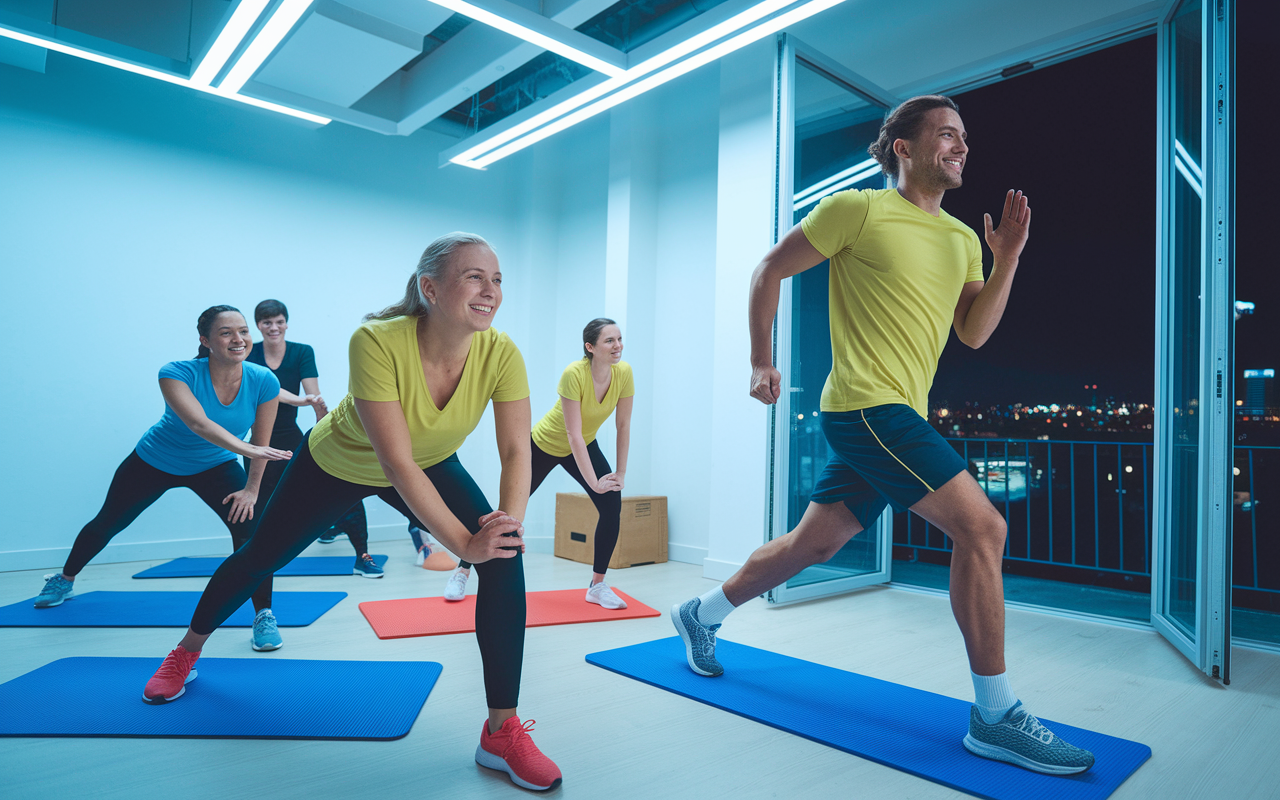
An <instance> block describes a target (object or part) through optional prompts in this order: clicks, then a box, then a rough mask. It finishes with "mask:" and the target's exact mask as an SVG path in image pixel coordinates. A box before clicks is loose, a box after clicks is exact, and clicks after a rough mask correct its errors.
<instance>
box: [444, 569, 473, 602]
mask: <svg viewBox="0 0 1280 800" xmlns="http://www.w3.org/2000/svg"><path fill="white" fill-rule="evenodd" d="M470 577H471V570H469V569H462V568H461V567H459V568H458V569H455V570H454V571H453V574H452V575H450V576H449V582H448V583H447V584H445V587H444V599H445V600H461V599H462V598H464V597H466V596H467V578H470Z"/></svg>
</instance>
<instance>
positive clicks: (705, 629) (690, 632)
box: [671, 597, 724, 678]
mask: <svg viewBox="0 0 1280 800" xmlns="http://www.w3.org/2000/svg"><path fill="white" fill-rule="evenodd" d="M701 605H702V599H701V598H698V597H695V598H693V599H692V600H689V601H687V602H685V603H676V604H675V605H674V606H672V607H671V623H672V624H673V625H675V626H676V631H678V632H679V633H680V638H681V639H683V640H684V653H685V655H686V656H687V657H688V659H689V668H690V669H692V670H693V671H694V672H696V673H698V674H699V675H706V676H707V677H709V678H714V677H716V676H717V675H723V674H724V667H721V666H720V662H719V661H716V631H718V630H720V626H719V625H703V624H702V623H701V622H699V621H698V607H699V606H701Z"/></svg>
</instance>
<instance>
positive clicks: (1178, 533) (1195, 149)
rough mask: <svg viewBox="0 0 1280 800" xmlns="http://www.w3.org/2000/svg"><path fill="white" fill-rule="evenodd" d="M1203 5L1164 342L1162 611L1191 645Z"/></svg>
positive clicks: (1187, 82) (1179, 119)
mask: <svg viewBox="0 0 1280 800" xmlns="http://www.w3.org/2000/svg"><path fill="white" fill-rule="evenodd" d="M1200 27H1201V22H1200V2H1199V0H1195V2H1190V3H1187V4H1185V5H1184V6H1183V7H1182V8H1181V9H1180V11H1179V12H1178V16H1177V17H1176V18H1175V19H1174V21H1173V36H1172V37H1171V40H1172V50H1173V52H1172V58H1173V64H1172V66H1173V81H1172V86H1171V91H1170V98H1169V104H1170V109H1171V111H1172V114H1173V119H1172V122H1173V130H1174V133H1175V137H1176V141H1175V146H1174V148H1173V150H1174V152H1173V159H1174V167H1175V169H1174V170H1173V178H1172V180H1173V181H1174V185H1173V191H1172V192H1171V193H1170V201H1171V204H1172V208H1171V212H1172V213H1171V214H1170V217H1169V219H1170V220H1171V222H1172V225H1173V231H1172V237H1171V238H1172V241H1171V244H1172V248H1173V252H1172V254H1171V255H1172V258H1171V260H1170V266H1171V268H1172V271H1173V287H1172V288H1173V296H1172V298H1171V301H1172V318H1171V320H1170V322H1171V325H1172V328H1171V331H1170V333H1171V335H1170V338H1169V339H1168V340H1167V344H1168V346H1169V348H1170V352H1172V353H1173V359H1172V367H1173V374H1172V376H1171V379H1172V380H1171V386H1172V396H1171V398H1170V402H1171V403H1172V405H1173V414H1172V426H1173V431H1172V436H1173V449H1172V452H1171V465H1170V466H1171V469H1170V492H1169V501H1170V505H1171V508H1170V514H1169V521H1170V525H1169V531H1168V534H1169V537H1170V538H1169V543H1168V545H1169V546H1168V549H1167V553H1168V556H1167V558H1168V561H1167V563H1166V564H1165V569H1166V575H1167V581H1166V584H1165V587H1166V588H1165V594H1164V597H1163V598H1162V602H1163V606H1164V608H1163V611H1164V613H1165V615H1167V616H1168V617H1169V618H1170V620H1171V621H1172V622H1173V623H1174V624H1175V625H1177V626H1179V627H1180V628H1182V630H1183V632H1184V633H1186V634H1187V635H1188V636H1189V637H1191V638H1192V639H1194V638H1196V634H1197V631H1196V574H1197V573H1196V567H1197V550H1198V542H1199V505H1198V498H1199V494H1200V493H1199V481H1198V477H1199V458H1200V420H1199V417H1198V416H1197V413H1196V412H1197V411H1198V409H1199V405H1200V383H1201V381H1200V291H1201V261H1202V255H1201V230H1202V223H1201V218H1202V211H1201V205H1202V200H1201V195H1202V194H1203V188H1202V186H1201V185H1200V184H1198V183H1197V179H1199V178H1200V177H1201V175H1202V173H1201V171H1200V165H1199V157H1200V117H1201V114H1200V107H1201V91H1200V90H1201V78H1200V75H1201V66H1200V65H1201V57H1202V54H1201V46H1200V34H1201V31H1200Z"/></svg>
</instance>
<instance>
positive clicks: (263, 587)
mask: <svg viewBox="0 0 1280 800" xmlns="http://www.w3.org/2000/svg"><path fill="white" fill-rule="evenodd" d="M247 480H248V476H246V475H245V473H244V470H243V469H241V468H240V463H239V462H238V461H224V462H223V463H221V464H219V465H218V466H216V467H211V468H210V469H207V470H205V471H204V472H197V473H196V474H195V475H171V474H170V473H168V472H165V471H164V470H161V469H156V468H155V467H153V466H151V465H150V464H148V463H147V462H145V461H143V460H142V458H141V457H140V456H139V455H138V452H137V451H136V450H135V451H134V452H132V453H130V454H129V456H128V458H126V459H125V460H124V461H123V462H122V463H121V464H120V466H119V467H117V468H116V474H115V477H113V478H112V479H111V487H110V488H109V489H107V499H106V500H105V501H103V503H102V510H101V511H99V512H98V516H96V517H94V518H93V519H92V520H90V521H89V524H88V525H85V526H84V528H82V529H81V530H80V535H78V536H77V537H76V543H75V544H74V545H72V547H71V555H69V556H67V563H66V565H65V566H64V567H63V568H62V574H64V575H70V576H71V577H73V578H74V577H75V576H76V575H78V574H79V573H80V570H82V569H84V568H85V565H86V564H88V563H89V562H90V561H91V560H92V559H93V557H94V556H96V555H97V554H98V553H101V552H102V549H103V548H104V547H106V546H107V542H110V541H111V539H112V537H114V536H115V535H116V534H117V533H119V532H120V531H122V530H124V529H125V528H127V527H129V525H130V524H131V523H132V522H133V521H134V520H135V519H137V518H138V515H139V514H141V513H142V512H143V511H146V510H147V508H148V507H149V506H150V505H151V504H152V503H154V502H155V501H157V500H159V499H160V495H162V494H164V493H165V492H167V491H169V490H170V489H173V488H175V487H178V486H185V487H186V488H188V489H190V490H191V491H193V492H195V493H196V496H198V497H199V498H200V499H201V500H203V501H204V503H205V505H207V506H208V507H209V508H212V509H213V513H215V514H217V515H218V519H220V520H222V524H223V525H226V526H227V530H228V531H230V532H231V542H232V544H234V545H235V547H236V549H239V548H240V547H241V546H242V545H244V543H245V542H247V541H249V538H250V537H251V536H252V535H253V521H252V520H246V521H244V522H228V521H227V514H228V513H229V512H230V511H231V504H230V503H227V504H226V505H223V504H222V500H223V498H225V497H226V496H227V495H229V494H231V493H232V492H238V491H240V490H241V489H243V488H244V485H245V483H246V481H247ZM255 516H256V514H255ZM250 591H251V592H252V596H253V607H254V608H258V609H262V608H270V607H271V573H267V574H266V575H264V576H263V577H262V578H261V579H260V580H259V581H258V582H257V583H255V584H254V585H253V586H252V587H250ZM248 597H249V593H248V592H246V593H245V597H243V598H241V599H240V602H241V603H243V602H244V601H245V600H246V599H248ZM233 610H234V609H233Z"/></svg>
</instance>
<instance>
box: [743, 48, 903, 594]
mask: <svg viewBox="0 0 1280 800" xmlns="http://www.w3.org/2000/svg"><path fill="white" fill-rule="evenodd" d="M777 66H778V69H777V73H776V74H777V84H776V87H775V88H776V90H777V91H776V92H775V97H774V102H775V120H776V123H777V131H776V132H777V136H778V164H777V173H776V180H775V202H776V206H775V208H776V210H777V218H776V223H775V230H774V241H775V242H776V241H777V240H778V239H779V238H781V237H782V236H783V235H785V234H786V232H787V231H788V230H790V229H791V227H792V226H793V225H795V224H796V223H798V222H799V221H800V220H801V219H802V218H803V217H804V216H805V214H807V213H809V211H811V210H812V209H813V207H814V206H815V205H816V204H817V203H818V201H819V200H821V199H822V198H823V197H826V196H827V195H829V194H832V193H834V192H838V191H842V190H844V189H866V188H878V187H883V186H884V185H885V184H884V179H883V177H882V176H881V174H880V166H879V164H877V163H876V162H875V161H874V160H873V159H871V158H870V156H868V155H867V146H868V145H870V144H871V142H872V141H874V140H875V138H876V136H877V135H878V133H879V130H880V124H881V122H882V121H883V120H884V114H885V110H886V109H887V108H888V106H890V105H892V103H893V100H892V98H891V97H889V96H888V95H887V94H886V93H884V92H882V91H881V90H879V89H877V88H876V87H874V86H871V85H870V84H868V83H867V82H865V81H864V80H863V79H861V78H860V77H858V76H856V75H852V74H850V73H849V72H848V71H846V70H845V69H844V68H843V67H841V66H839V65H837V64H834V63H832V62H830V61H828V60H827V59H825V58H824V57H823V56H822V55H821V54H819V53H816V52H814V51H812V50H809V49H808V48H806V47H805V46H804V45H803V44H801V43H799V42H797V41H796V40H795V38H794V37H789V36H787V35H785V34H784V35H783V36H781V37H779V42H778V64H777ZM827 278H828V273H827V264H822V265H820V266H817V267H814V268H813V269H811V270H808V271H807V272H804V273H801V274H800V275H797V276H795V277H794V278H789V279H787V280H785V281H783V284H782V294H781V297H780V298H779V303H778V318H777V327H776V332H775V337H774V347H775V352H774V363H775V364H776V365H777V367H778V371H779V372H781V373H782V396H781V398H780V399H779V401H778V403H777V404H776V405H775V406H773V408H772V414H773V416H772V420H771V425H770V455H771V462H770V476H771V482H770V497H769V503H768V515H769V518H768V520H767V523H766V526H765V530H766V540H770V539H774V538H776V537H778V536H782V535H784V534H785V533H787V531H789V530H791V529H792V528H794V527H795V526H796V524H797V523H798V522H799V521H800V517H801V516H802V515H803V514H804V510H805V508H806V507H807V506H808V505H809V496H810V494H811V493H812V491H813V486H814V483H815V482H816V481H817V479H818V476H819V475H820V474H821V473H822V470H823V468H824V467H825V466H826V464H827V459H828V458H829V456H830V451H829V450H828V449H827V442H826V439H825V438H824V437H823V435H822V431H821V429H820V428H819V426H818V400H819V398H820V397H821V395H822V386H823V383H824V382H825V381H826V378H827V373H828V372H830V371H831V335H830V330H829V328H828V323H827V319H828V315H827ZM890 513H891V512H889V511H886V512H885V514H884V516H883V517H881V519H880V520H879V521H878V522H877V523H876V524H875V525H872V526H870V528H868V530H866V531H864V532H862V533H860V534H858V535H857V536H855V537H854V538H853V539H852V540H850V541H849V543H848V544H846V545H845V546H844V547H843V548H842V549H841V550H840V552H838V553H837V554H836V555H835V556H833V557H832V558H831V559H830V560H829V561H827V562H826V563H824V564H817V565H814V566H812V567H809V568H808V569H805V570H804V571H802V572H801V573H800V574H799V575H796V576H795V577H793V578H792V579H791V580H789V581H787V582H786V583H785V584H783V585H782V586H778V587H777V588H775V589H773V590H771V591H770V592H769V594H768V600H769V602H770V603H773V604H781V603H790V602H795V601H797V600H808V599H811V598H814V597H825V596H828V595H832V594H837V593H840V592H847V591H851V590H853V589H857V588H860V587H863V586H867V585H870V584H876V583H886V582H888V580H889V568H890V565H891V563H892V560H891V557H890V556H891V548H892V544H893V542H892V539H893V532H892V531H893V528H892V525H891V517H890Z"/></svg>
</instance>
